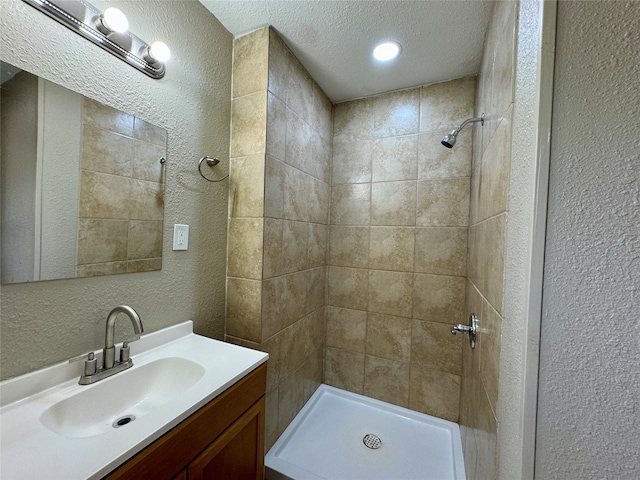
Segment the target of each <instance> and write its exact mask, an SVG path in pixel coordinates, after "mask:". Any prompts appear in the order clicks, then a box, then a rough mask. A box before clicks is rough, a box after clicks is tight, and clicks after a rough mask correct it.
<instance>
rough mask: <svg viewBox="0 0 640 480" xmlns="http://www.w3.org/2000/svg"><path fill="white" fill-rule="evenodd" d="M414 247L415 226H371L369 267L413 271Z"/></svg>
mask: <svg viewBox="0 0 640 480" xmlns="http://www.w3.org/2000/svg"><path fill="white" fill-rule="evenodd" d="M414 247H415V229H414V228H413V227H371V232H370V242H369V268H373V269H377V270H395V271H403V272H412V271H413V253H414Z"/></svg>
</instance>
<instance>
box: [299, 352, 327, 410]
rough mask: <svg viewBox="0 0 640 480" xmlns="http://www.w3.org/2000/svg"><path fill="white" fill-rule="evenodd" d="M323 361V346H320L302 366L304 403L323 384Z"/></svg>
mask: <svg viewBox="0 0 640 480" xmlns="http://www.w3.org/2000/svg"><path fill="white" fill-rule="evenodd" d="M323 361H324V356H323V354H322V348H318V349H316V350H315V352H313V353H312V354H311V355H309V356H308V357H307V359H306V360H305V362H304V365H303V366H302V379H303V380H302V381H303V386H302V392H303V395H302V396H303V403H307V401H309V399H310V398H311V395H313V394H314V393H315V391H316V390H317V389H318V387H319V386H320V385H321V384H322V372H323Z"/></svg>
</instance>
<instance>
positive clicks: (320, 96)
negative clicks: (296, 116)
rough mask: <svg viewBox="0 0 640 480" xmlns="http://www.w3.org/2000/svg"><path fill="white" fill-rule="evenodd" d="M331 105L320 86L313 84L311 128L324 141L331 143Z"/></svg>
mask: <svg viewBox="0 0 640 480" xmlns="http://www.w3.org/2000/svg"><path fill="white" fill-rule="evenodd" d="M332 110H333V105H332V103H331V100H329V97H327V95H326V94H325V93H324V92H323V91H322V89H321V88H320V86H318V84H317V83H315V82H314V84H313V109H312V115H311V126H312V127H313V129H314V130H315V131H316V132H318V134H319V135H320V136H321V137H322V138H323V139H324V140H326V141H331V135H332V133H333V125H332V115H333V114H332Z"/></svg>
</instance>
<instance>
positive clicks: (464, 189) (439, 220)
mask: <svg viewBox="0 0 640 480" xmlns="http://www.w3.org/2000/svg"><path fill="white" fill-rule="evenodd" d="M469 188H470V180H469V178H456V179H449V180H424V181H419V182H418V201H417V210H416V225H418V226H421V227H464V226H467V224H468V221H469Z"/></svg>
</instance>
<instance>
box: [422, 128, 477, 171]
mask: <svg viewBox="0 0 640 480" xmlns="http://www.w3.org/2000/svg"><path fill="white" fill-rule="evenodd" d="M453 128H455V127H453ZM453 128H451V129H450V130H439V131H435V132H426V133H421V134H420V146H419V153H418V178H419V179H420V180H434V179H439V178H459V177H470V176H471V157H472V152H471V139H472V137H473V135H472V130H471V129H470V128H468V127H465V129H464V130H462V131H461V132H460V134H459V135H458V141H457V143H456V146H455V147H454V148H445V147H444V146H443V145H442V144H441V143H440V140H442V137H444V136H445V135H446V134H447V133H449V132H450V131H451V130H453Z"/></svg>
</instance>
